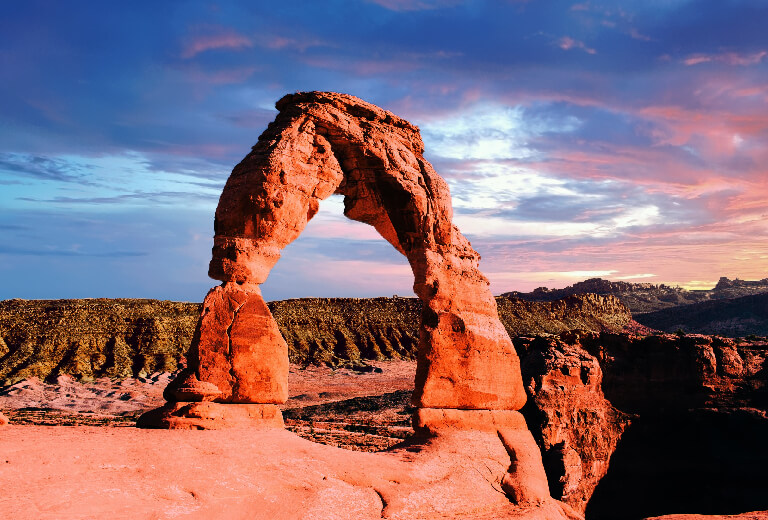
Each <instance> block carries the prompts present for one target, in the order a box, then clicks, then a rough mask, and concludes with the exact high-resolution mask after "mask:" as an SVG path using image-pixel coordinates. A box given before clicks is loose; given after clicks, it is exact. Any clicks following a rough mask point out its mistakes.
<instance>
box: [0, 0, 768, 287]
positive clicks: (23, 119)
mask: <svg viewBox="0 0 768 520" xmlns="http://www.w3.org/2000/svg"><path fill="white" fill-rule="evenodd" d="M767 22H768V3H766V2H763V1H724V0H717V1H693V0H687V1H686V0H646V1H625V2H593V1H587V2H577V1H556V0H553V1H536V0H529V1H521V0H518V1H504V0H496V1H491V0H488V1H469V2H460V1H452V0H415V1H406V0H370V1H363V0H361V1H354V2H353V1H341V0H336V1H333V0H331V1H326V2H294V1H290V0H286V1H283V2H279V3H273V2H270V3H267V2H226V3H225V2H220V3H216V2H202V1H199V2H196V1H190V2H141V1H135V2H123V3H117V2H84V1H70V2H52V1H51V2H38V1H29V2H24V3H21V2H15V3H11V4H9V5H7V6H4V14H3V16H2V17H0V67H1V68H2V70H3V80H2V81H1V82H0V207H1V208H2V212H0V239H1V240H0V282H1V283H0V298H75V297H148V298H162V299H176V300H192V301H199V300H201V299H202V297H203V295H204V294H205V291H206V290H207V289H208V288H209V287H210V286H212V285H213V284H214V283H215V282H214V281H212V280H210V279H208V278H207V276H206V272H207V263H208V259H209V255H210V247H211V245H212V234H213V212H214V209H215V207H216V202H217V200H218V195H219V193H220V191H221V188H222V186H223V184H224V182H225V180H226V178H227V176H228V174H229V172H230V171H231V169H232V167H233V166H234V165H235V164H236V163H237V162H238V161H239V160H240V159H241V158H242V157H243V156H244V155H245V154H246V153H247V152H248V151H249V149H250V147H251V146H252V145H253V144H254V143H255V142H256V140H257V138H258V136H259V134H260V133H261V131H262V130H263V129H264V128H265V127H266V125H267V124H268V123H269V122H270V121H271V120H272V119H273V118H274V116H275V113H276V112H275V110H274V102H275V101H276V100H277V99H279V98H280V97H282V96H283V95H284V94H285V93H288V92H293V91H299V90H331V91H339V92H346V93H350V94H353V95H356V96H358V97H361V98H363V99H365V100H367V101H370V102H372V103H375V104H377V105H379V106H381V107H383V108H386V109H388V110H391V111H393V112H395V113H396V114H398V115H400V116H402V117H404V118H406V119H408V120H410V121H412V122H414V123H415V124H417V125H419V127H420V128H421V131H422V136H423V138H424V141H425V145H426V155H427V158H428V159H429V160H430V161H431V162H432V163H433V165H434V166H435V168H436V170H437V171H438V173H440V174H441V175H442V176H443V177H445V178H446V180H447V181H448V183H449V185H450V187H451V191H452V194H453V202H454V207H455V222H456V224H457V225H458V226H459V227H460V228H461V229H462V231H463V232H464V234H465V235H467V236H468V237H469V238H470V240H471V242H472V244H473V246H474V247H475V249H477V250H478V251H479V252H480V253H481V255H482V256H483V261H482V263H481V269H482V270H483V271H484V272H485V274H486V275H487V276H488V277H489V279H490V280H491V283H492V290H493V291H494V292H495V293H500V292H504V291H508V290H529V289H532V288H534V287H537V286H541V285H547V286H550V287H554V286H557V287H561V286H564V285H567V284H570V283H573V282H575V281H578V280H581V279H584V278H586V277H591V276H602V277H604V278H610V279H625V280H628V281H649V282H654V283H662V282H665V283H677V284H681V285H684V286H688V287H707V286H711V285H713V284H714V283H715V282H716V281H717V279H718V278H719V277H720V276H729V277H732V278H733V277H740V278H743V279H755V278H763V277H768V218H767V217H768V202H767V201H768V197H767V195H768V182H767V181H768V166H766V165H768V146H767V145H768V36H767V34H768V33H767V32H766V31H765V25H766V23H767ZM341 207H342V205H341V201H340V199H338V198H337V197H332V198H331V199H329V200H328V201H326V202H324V204H323V205H322V206H321V212H320V214H319V215H318V216H317V217H316V218H315V219H314V220H313V221H312V222H311V223H310V225H309V226H308V228H307V229H306V231H305V233H304V234H303V235H302V236H301V237H299V239H298V240H297V241H296V242H294V243H293V244H292V245H290V246H289V247H288V248H287V249H286V250H285V252H284V255H283V258H282V259H281V261H280V262H279V263H278V264H277V266H276V268H275V270H274V271H273V273H272V274H271V276H270V278H269V280H268V281H267V282H266V283H265V284H264V287H263V289H264V294H265V297H267V298H268V299H280V298H289V297H300V296H375V295H390V294H401V295H408V294H412V291H411V284H412V276H411V275H410V272H409V269H408V266H407V263H406V262H405V259H404V258H402V257H400V255H399V254H398V253H397V252H395V251H394V250H393V249H392V248H391V246H389V245H388V244H387V243H386V242H384V240H383V239H381V238H380V237H378V236H377V235H376V233H375V231H374V230H373V229H372V228H368V227H366V226H365V225H363V224H360V223H357V222H352V221H349V220H346V219H345V218H344V217H343V216H342V215H341Z"/></svg>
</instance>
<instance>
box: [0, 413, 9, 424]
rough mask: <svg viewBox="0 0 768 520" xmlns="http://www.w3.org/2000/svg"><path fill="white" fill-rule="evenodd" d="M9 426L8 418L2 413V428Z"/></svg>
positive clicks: (0, 419)
mask: <svg viewBox="0 0 768 520" xmlns="http://www.w3.org/2000/svg"><path fill="white" fill-rule="evenodd" d="M6 424H8V417H6V416H5V415H3V414H2V413H0V426H5V425H6Z"/></svg>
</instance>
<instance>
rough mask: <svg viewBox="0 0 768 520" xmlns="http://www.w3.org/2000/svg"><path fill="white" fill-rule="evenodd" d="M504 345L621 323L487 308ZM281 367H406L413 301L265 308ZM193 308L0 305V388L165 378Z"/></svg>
mask: <svg viewBox="0 0 768 520" xmlns="http://www.w3.org/2000/svg"><path fill="white" fill-rule="evenodd" d="M496 301H497V305H498V309H499V318H500V319H501V323H502V325H503V326H504V328H505V329H506V330H507V332H508V333H509V335H510V336H513V337H514V336H520V335H523V336H525V335H533V334H558V333H560V332H563V331H567V330H571V329H581V330H591V331H597V332H599V331H610V332H620V331H621V330H622V328H623V327H625V326H626V324H627V323H629V321H630V319H631V316H630V314H629V311H628V310H627V308H626V307H624V306H623V305H622V304H621V303H620V302H619V301H618V300H617V299H616V298H615V297H614V296H595V295H577V296H571V297H569V298H566V299H564V300H562V301H555V302H527V301H523V300H515V299H509V298H504V297H499V298H497V299H496ZM267 306H268V307H269V310H270V312H271V313H272V316H273V317H274V319H275V321H276V322H277V326H278V328H279V329H280V335H281V336H282V337H283V338H284V339H285V341H286V343H287V344H288V357H289V359H290V361H291V363H296V364H299V365H307V364H324V365H330V366H341V365H350V364H351V365H356V364H361V363H365V362H366V361H369V360H370V361H376V360H386V359H416V351H417V347H418V343H419V320H420V316H421V300H419V299H418V298H400V297H393V298H301V299H294V300H281V301H273V302H268V303H267ZM201 311H202V304H200V303H183V302H167V301H160V300H140V299H126V298H119V299H104V298H98V299H85V300H5V301H0V386H4V385H11V384H14V383H16V382H18V381H21V380H23V379H29V378H32V377H36V378H38V379H41V380H55V379H56V378H57V377H58V376H60V375H65V374H66V375H71V376H73V377H75V378H77V379H78V380H83V381H88V380H90V379H96V378H99V377H113V378H123V377H141V376H145V375H148V374H152V373H154V372H165V371H174V370H176V369H177V368H179V367H181V366H183V365H184V364H185V363H186V359H185V358H186V354H187V350H188V349H189V346H190V343H191V341H192V337H193V335H194V332H195V327H196V325H197V321H198V319H199V317H200V313H201Z"/></svg>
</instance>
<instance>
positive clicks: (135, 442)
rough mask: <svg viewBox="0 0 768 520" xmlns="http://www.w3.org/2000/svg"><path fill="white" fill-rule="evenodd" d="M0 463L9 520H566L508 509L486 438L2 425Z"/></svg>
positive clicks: (2, 501)
mask: <svg viewBox="0 0 768 520" xmlns="http://www.w3.org/2000/svg"><path fill="white" fill-rule="evenodd" d="M0 454H1V455H0V464H2V469H1V470H0V489H2V490H3V492H2V494H0V511H3V513H4V517H6V518H14V519H33V518H34V519H38V520H48V519H50V520H53V519H60V518H115V519H158V520H160V519H182V518H195V519H238V518H243V519H245V518H255V519H270V520H281V519H291V520H299V519H306V520H322V519H334V520H337V519H338V520H340V519H350V520H352V519H354V520H364V519H378V518H382V517H383V518H391V519H403V520H417V519H442V518H449V519H450V518H456V519H458V518H476V519H488V520H490V519H504V518H510V519H512V518H514V519H521V520H522V519H526V520H529V519H530V520H533V519H536V520H558V519H563V520H565V519H568V518H576V517H575V516H573V515H568V514H567V513H566V512H565V511H564V509H565V510H567V508H564V506H561V505H560V504H559V503H558V502H555V501H553V500H551V499H550V500H544V501H543V502H541V503H529V504H526V505H520V506H515V505H513V504H511V503H510V501H509V499H508V498H507V496H506V495H505V492H504V491H503V489H502V485H503V484H502V478H503V476H504V474H505V472H506V470H507V469H508V468H509V467H510V464H511V461H510V459H509V455H508V454H507V451H506V450H505V448H504V446H503V445H502V443H501V441H500V440H499V437H498V436H497V435H496V433H482V432H464V433H456V434H448V435H446V436H444V437H441V438H439V439H437V440H435V441H432V442H430V443H427V444H424V445H412V446H409V447H407V448H403V449H400V450H397V451H394V452H385V453H359V452H350V451H343V450H340V449H338V448H333V447H330V446H323V445H320V444H314V443H311V442H309V441H306V440H304V439H301V438H299V437H297V436H295V435H294V434H292V433H290V432H287V431H283V430H260V429H252V430H220V431H153V430H136V429H128V428H89V427H74V428H65V427H37V426H5V427H3V430H2V435H1V436H0ZM525 471H526V468H525V467H523V468H522V472H523V473H525Z"/></svg>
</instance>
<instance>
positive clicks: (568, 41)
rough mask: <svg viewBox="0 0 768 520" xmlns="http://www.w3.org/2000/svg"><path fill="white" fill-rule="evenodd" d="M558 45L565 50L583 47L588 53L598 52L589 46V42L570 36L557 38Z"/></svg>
mask: <svg viewBox="0 0 768 520" xmlns="http://www.w3.org/2000/svg"><path fill="white" fill-rule="evenodd" d="M557 46H558V47H560V48H561V49H563V50H564V51H569V50H571V49H581V50H583V51H584V52H586V53H587V54H597V51H596V50H595V49H593V48H591V47H588V46H587V44H586V43H584V42H582V41H579V40H574V39H573V38H571V37H570V36H563V37H562V38H560V39H559V40H557Z"/></svg>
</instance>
